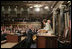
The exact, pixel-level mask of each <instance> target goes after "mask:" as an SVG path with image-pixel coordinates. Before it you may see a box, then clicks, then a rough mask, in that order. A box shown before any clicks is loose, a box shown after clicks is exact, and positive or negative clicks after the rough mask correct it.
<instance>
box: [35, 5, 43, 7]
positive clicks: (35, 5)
mask: <svg viewBox="0 0 72 49" xmlns="http://www.w3.org/2000/svg"><path fill="white" fill-rule="evenodd" d="M34 7H42V5H34Z"/></svg>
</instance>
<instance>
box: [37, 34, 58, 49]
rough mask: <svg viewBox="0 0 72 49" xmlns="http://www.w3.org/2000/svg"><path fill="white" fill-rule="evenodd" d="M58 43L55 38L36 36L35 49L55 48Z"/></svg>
mask: <svg viewBox="0 0 72 49" xmlns="http://www.w3.org/2000/svg"><path fill="white" fill-rule="evenodd" d="M57 47H58V41H57V37H56V36H47V35H46V36H45V35H40V36H39V35H37V48H57Z"/></svg>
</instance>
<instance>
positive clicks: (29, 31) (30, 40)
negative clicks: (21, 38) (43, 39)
mask: <svg viewBox="0 0 72 49" xmlns="http://www.w3.org/2000/svg"><path fill="white" fill-rule="evenodd" d="M32 37H33V32H32V30H31V26H30V27H29V30H28V32H27V41H26V43H27V44H26V45H27V48H30V46H31V43H32V41H33V39H32Z"/></svg>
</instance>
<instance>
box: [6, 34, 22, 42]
mask: <svg viewBox="0 0 72 49" xmlns="http://www.w3.org/2000/svg"><path fill="white" fill-rule="evenodd" d="M20 41H21V36H18V35H10V34H8V35H7V42H20Z"/></svg>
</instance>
